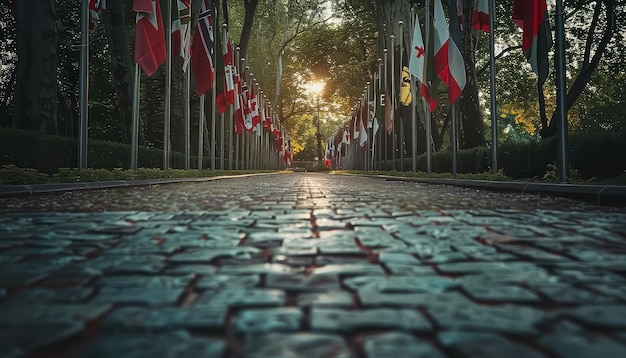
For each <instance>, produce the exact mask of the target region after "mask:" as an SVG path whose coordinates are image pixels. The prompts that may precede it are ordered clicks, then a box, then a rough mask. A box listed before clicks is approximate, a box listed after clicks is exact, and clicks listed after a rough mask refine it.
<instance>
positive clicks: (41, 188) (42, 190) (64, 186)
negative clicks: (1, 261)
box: [0, 172, 278, 197]
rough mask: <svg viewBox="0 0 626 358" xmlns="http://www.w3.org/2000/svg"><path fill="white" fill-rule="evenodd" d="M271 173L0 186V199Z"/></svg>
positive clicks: (199, 181) (205, 180) (195, 181)
mask: <svg viewBox="0 0 626 358" xmlns="http://www.w3.org/2000/svg"><path fill="white" fill-rule="evenodd" d="M273 174H278V172H272V173H251V174H241V175H223V176H215V177H204V178H163V179H141V180H119V181H96V182H81V183H53V184H33V185H0V197H8V196H24V195H37V194H49V193H61V192H67V191H79V190H99V189H116V188H131V187H139V186H150V185H163V184H177V183H201V182H207V181H214V180H223V179H232V178H241V177H251V176H257V175H273Z"/></svg>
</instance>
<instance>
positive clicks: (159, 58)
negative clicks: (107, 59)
mask: <svg viewBox="0 0 626 358" xmlns="http://www.w3.org/2000/svg"><path fill="white" fill-rule="evenodd" d="M133 10H134V11H136V12H137V22H136V35H135V61H136V62H137V64H138V65H139V67H141V69H142V70H143V72H145V74H146V75H148V76H152V75H153V74H154V73H155V72H156V70H157V69H158V68H159V66H161V65H162V64H164V63H165V56H166V53H165V36H164V34H163V18H162V17H161V8H160V6H159V1H157V0H135V2H134V3H133Z"/></svg>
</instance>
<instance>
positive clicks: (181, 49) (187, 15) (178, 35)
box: [172, 0, 191, 71]
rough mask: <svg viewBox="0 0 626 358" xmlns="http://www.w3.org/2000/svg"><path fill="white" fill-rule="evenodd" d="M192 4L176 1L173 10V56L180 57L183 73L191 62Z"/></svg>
mask: <svg viewBox="0 0 626 358" xmlns="http://www.w3.org/2000/svg"><path fill="white" fill-rule="evenodd" d="M190 20H191V2H190V0H176V7H175V8H174V9H172V54H177V55H179V56H180V61H181V63H182V65H183V71H187V67H188V66H189V61H190V60H191V53H190V51H191V21H190Z"/></svg>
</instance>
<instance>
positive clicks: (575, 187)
mask: <svg viewBox="0 0 626 358" xmlns="http://www.w3.org/2000/svg"><path fill="white" fill-rule="evenodd" d="M342 174H343V175H360V174H348V173H342ZM363 176H366V177H369V178H380V179H385V180H393V181H406V182H417V183H424V184H440V185H453V186H460V187H466V188H478V189H487V190H495V191H512V192H520V193H542V194H551V195H558V196H562V197H566V198H571V199H577V200H585V201H591V202H594V203H596V204H598V205H620V206H625V205H626V186H617V185H585V184H553V183H520V182H505V181H489V180H469V179H440V178H410V177H397V176H392V175H363Z"/></svg>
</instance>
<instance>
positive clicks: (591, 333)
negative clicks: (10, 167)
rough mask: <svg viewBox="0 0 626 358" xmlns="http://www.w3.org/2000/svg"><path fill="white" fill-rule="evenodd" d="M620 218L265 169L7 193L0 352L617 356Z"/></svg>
mask: <svg viewBox="0 0 626 358" xmlns="http://www.w3.org/2000/svg"><path fill="white" fill-rule="evenodd" d="M625 253H626V212H625V211H624V210H623V209H615V208H609V207H595V206H591V205H588V204H584V203H580V202H575V201H569V200H565V199H558V198H552V197H548V196H537V195H522V194H513V193H492V192H486V191H477V190H475V189H471V190H470V189H462V188H455V187H446V186H434V185H424V184H417V183H403V182H396V181H385V180H381V179H373V178H365V177H358V176H344V175H323V174H309V173H298V174H277V175H262V176H252V177H245V178H235V179H225V180H219V181H212V182H206V183H194V184H174V185H163V186H155V187H149V188H136V189H123V190H120V189H118V190H102V191H93V192H67V193H64V194H61V195H38V196H32V197H21V198H0V357H21V356H34V357H116V358H117V357H263V358H265V357H306V358H310V357H393V358H400V357H567V358H571V357H620V356H621V357H625V356H626V255H625Z"/></svg>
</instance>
